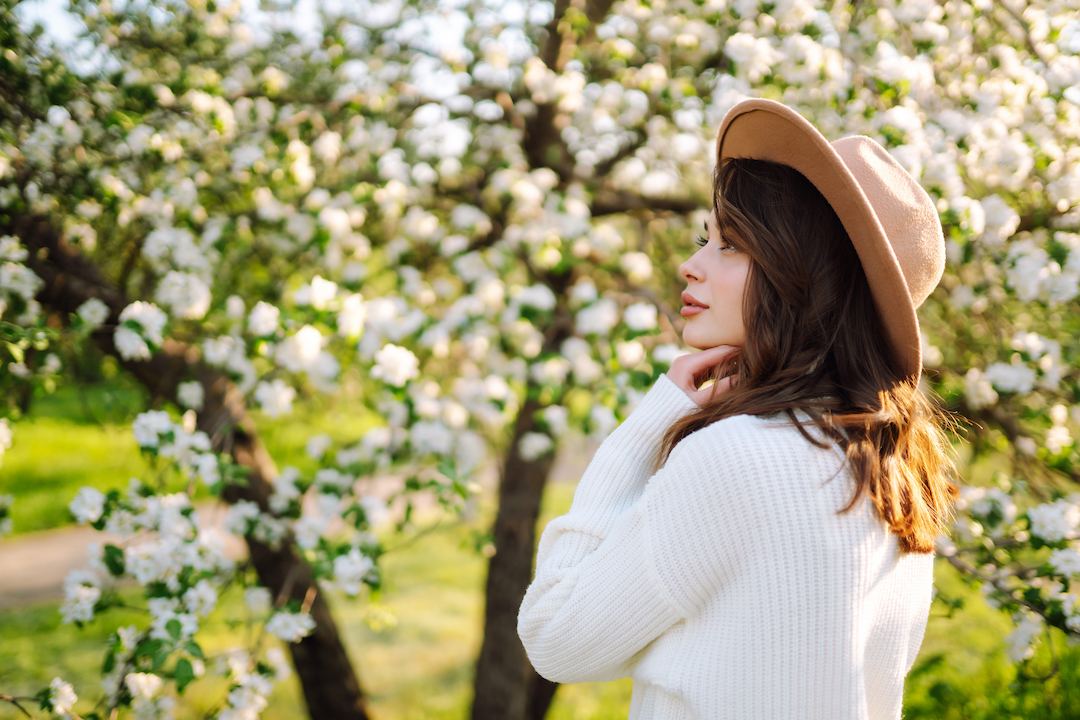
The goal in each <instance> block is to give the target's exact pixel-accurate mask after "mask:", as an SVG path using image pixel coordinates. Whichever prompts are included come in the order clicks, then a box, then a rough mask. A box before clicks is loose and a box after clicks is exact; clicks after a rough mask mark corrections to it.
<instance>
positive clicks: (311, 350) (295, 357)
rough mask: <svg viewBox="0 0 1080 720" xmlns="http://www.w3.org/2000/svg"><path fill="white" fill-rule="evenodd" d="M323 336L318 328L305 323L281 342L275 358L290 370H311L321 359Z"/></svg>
mask: <svg viewBox="0 0 1080 720" xmlns="http://www.w3.org/2000/svg"><path fill="white" fill-rule="evenodd" d="M322 346H323V336H322V333H320V332H319V330H318V328H316V327H314V326H312V325H305V326H303V327H302V328H300V329H299V330H297V331H296V333H295V334H294V335H290V336H289V337H287V338H285V340H283V341H282V342H281V344H279V345H278V347H277V352H276V354H275V358H276V359H277V361H278V364H280V365H281V366H282V367H283V368H285V369H286V370H288V371H289V372H294V373H298V372H304V371H311V370H312V369H314V368H315V366H316V364H317V363H318V361H319V355H320V353H321V352H322Z"/></svg>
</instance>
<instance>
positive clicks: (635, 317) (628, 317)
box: [623, 302, 656, 332]
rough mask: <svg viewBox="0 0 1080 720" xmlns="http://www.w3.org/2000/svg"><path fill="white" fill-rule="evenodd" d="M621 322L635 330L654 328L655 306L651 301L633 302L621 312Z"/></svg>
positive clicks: (644, 330) (642, 330) (643, 330)
mask: <svg viewBox="0 0 1080 720" xmlns="http://www.w3.org/2000/svg"><path fill="white" fill-rule="evenodd" d="M623 322H625V323H626V326H627V327H628V328H630V329H631V330H634V331H636V332H648V331H649V330H655V329H656V306H655V305H653V304H651V303H644V302H641V303H634V304H633V305H631V306H630V307H628V308H626V311H625V312H624V313H623Z"/></svg>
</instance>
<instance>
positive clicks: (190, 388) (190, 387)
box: [176, 380, 205, 410]
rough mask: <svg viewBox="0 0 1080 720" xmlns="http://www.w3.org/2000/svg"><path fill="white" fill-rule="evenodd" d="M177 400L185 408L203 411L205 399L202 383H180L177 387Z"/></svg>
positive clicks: (195, 381) (194, 381)
mask: <svg viewBox="0 0 1080 720" xmlns="http://www.w3.org/2000/svg"><path fill="white" fill-rule="evenodd" d="M176 399H177V400H179V401H180V404H181V405H183V406H184V407H187V408H191V409H192V410H202V409H203V400H204V399H205V398H204V391H203V386H202V383H201V382H199V381H198V380H191V381H189V382H182V383H180V384H179V385H177V386H176Z"/></svg>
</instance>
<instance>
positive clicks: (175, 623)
mask: <svg viewBox="0 0 1080 720" xmlns="http://www.w3.org/2000/svg"><path fill="white" fill-rule="evenodd" d="M165 630H166V631H167V632H168V633H169V637H171V638H172V639H173V640H179V639H180V632H181V631H182V630H183V627H182V626H181V625H180V621H179V620H177V619H176V618H173V619H172V620H170V621H169V622H167V623H165Z"/></svg>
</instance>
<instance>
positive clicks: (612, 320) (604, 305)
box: [575, 298, 619, 335]
mask: <svg viewBox="0 0 1080 720" xmlns="http://www.w3.org/2000/svg"><path fill="white" fill-rule="evenodd" d="M618 322H619V306H618V305H617V304H616V303H615V301H614V300H608V299H606V298H605V299H602V300H598V301H596V302H595V303H593V304H592V305H589V306H588V307H586V308H584V309H583V310H581V311H579V312H578V314H577V317H576V320H575V326H576V328H577V331H578V332H579V333H581V334H582V335H607V334H608V333H610V332H611V329H612V328H613V327H615V324H616V323H618Z"/></svg>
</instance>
